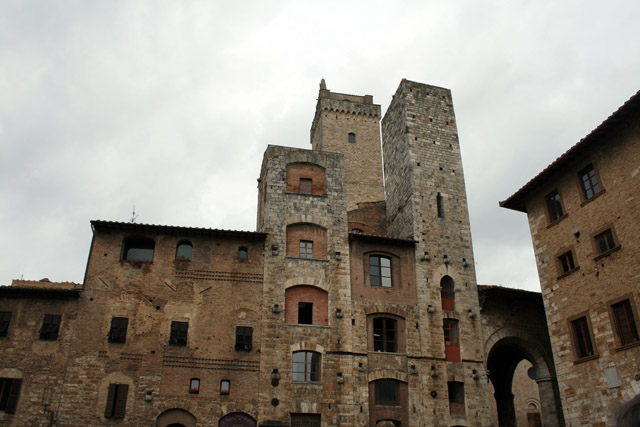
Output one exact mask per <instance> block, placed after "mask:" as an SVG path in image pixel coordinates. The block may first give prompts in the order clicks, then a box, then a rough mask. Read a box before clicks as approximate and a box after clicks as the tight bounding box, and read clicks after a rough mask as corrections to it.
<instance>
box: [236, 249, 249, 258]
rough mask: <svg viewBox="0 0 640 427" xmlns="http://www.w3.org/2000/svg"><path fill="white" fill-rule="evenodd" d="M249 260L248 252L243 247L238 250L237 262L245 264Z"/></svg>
mask: <svg viewBox="0 0 640 427" xmlns="http://www.w3.org/2000/svg"><path fill="white" fill-rule="evenodd" d="M248 260H249V250H248V249H247V248H245V247H244V246H240V247H239V248H238V261H239V262H247V261H248Z"/></svg>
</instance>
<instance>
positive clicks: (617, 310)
mask: <svg viewBox="0 0 640 427" xmlns="http://www.w3.org/2000/svg"><path fill="white" fill-rule="evenodd" d="M611 308H612V309H613V317H614V319H615V324H616V331H617V332H618V337H620V344H621V345H627V344H631V343H634V342H637V341H638V340H639V337H638V329H637V327H636V321H635V319H634V318H633V312H632V311H631V303H630V301H629V300H628V299H626V300H624V301H620V302H618V303H616V304H613V305H612V306H611Z"/></svg>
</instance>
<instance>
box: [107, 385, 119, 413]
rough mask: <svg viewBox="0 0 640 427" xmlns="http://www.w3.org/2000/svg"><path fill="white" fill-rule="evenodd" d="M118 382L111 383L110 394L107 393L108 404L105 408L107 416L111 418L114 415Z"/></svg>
mask: <svg viewBox="0 0 640 427" xmlns="http://www.w3.org/2000/svg"><path fill="white" fill-rule="evenodd" d="M117 389H118V384H109V394H107V406H106V407H105V409H104V416H105V418H111V417H112V416H113V403H114V402H115V400H116V390H117Z"/></svg>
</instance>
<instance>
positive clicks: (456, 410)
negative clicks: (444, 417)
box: [447, 381, 465, 416]
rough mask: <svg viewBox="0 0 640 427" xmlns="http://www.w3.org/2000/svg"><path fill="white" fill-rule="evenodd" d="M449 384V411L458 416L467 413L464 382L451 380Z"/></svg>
mask: <svg viewBox="0 0 640 427" xmlns="http://www.w3.org/2000/svg"><path fill="white" fill-rule="evenodd" d="M447 385H448V388H449V413H450V414H451V415H456V416H463V415H465V408H464V383H461V382H457V381H451V382H448V383H447Z"/></svg>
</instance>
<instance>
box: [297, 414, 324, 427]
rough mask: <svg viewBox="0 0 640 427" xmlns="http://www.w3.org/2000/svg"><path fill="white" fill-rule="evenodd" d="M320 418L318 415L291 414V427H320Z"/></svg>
mask: <svg viewBox="0 0 640 427" xmlns="http://www.w3.org/2000/svg"><path fill="white" fill-rule="evenodd" d="M320 426H322V416H321V415H320V414H291V427H320Z"/></svg>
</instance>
